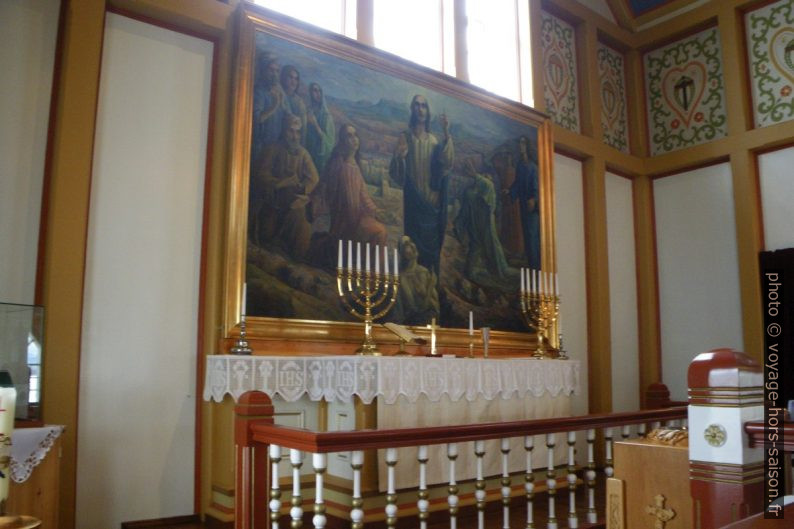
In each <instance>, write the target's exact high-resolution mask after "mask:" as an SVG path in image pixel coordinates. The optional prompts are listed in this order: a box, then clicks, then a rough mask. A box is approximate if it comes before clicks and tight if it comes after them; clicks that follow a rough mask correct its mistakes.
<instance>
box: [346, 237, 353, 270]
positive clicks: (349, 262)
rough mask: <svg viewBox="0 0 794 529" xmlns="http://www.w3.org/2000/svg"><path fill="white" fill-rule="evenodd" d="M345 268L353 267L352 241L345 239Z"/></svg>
mask: <svg viewBox="0 0 794 529" xmlns="http://www.w3.org/2000/svg"><path fill="white" fill-rule="evenodd" d="M347 268H348V269H350V268H353V241H347Z"/></svg>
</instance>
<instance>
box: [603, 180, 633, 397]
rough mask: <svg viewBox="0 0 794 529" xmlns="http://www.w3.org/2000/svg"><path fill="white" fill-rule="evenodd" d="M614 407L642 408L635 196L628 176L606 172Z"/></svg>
mask: <svg viewBox="0 0 794 529" xmlns="http://www.w3.org/2000/svg"><path fill="white" fill-rule="evenodd" d="M606 196H607V247H608V250H607V251H608V258H609V310H610V322H611V325H610V333H611V336H612V411H616V412H617V411H634V410H638V409H640V387H639V379H640V360H639V349H640V347H639V337H638V328H637V266H636V254H635V253H634V196H633V194H632V183H631V180H629V179H628V178H623V177H622V176H618V175H616V174H612V173H607V174H606Z"/></svg>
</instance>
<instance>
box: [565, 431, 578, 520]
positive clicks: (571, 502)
mask: <svg viewBox="0 0 794 529" xmlns="http://www.w3.org/2000/svg"><path fill="white" fill-rule="evenodd" d="M568 527H570V528H572V529H574V528H576V527H579V518H578V517H577V516H576V432H568Z"/></svg>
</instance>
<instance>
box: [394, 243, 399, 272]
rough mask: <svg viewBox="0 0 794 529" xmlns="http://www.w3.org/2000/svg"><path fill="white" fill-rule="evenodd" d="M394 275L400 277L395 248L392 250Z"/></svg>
mask: <svg viewBox="0 0 794 529" xmlns="http://www.w3.org/2000/svg"><path fill="white" fill-rule="evenodd" d="M394 275H395V276H398V275H400V261H399V259H397V248H395V249H394Z"/></svg>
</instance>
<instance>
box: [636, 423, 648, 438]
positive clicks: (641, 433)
mask: <svg viewBox="0 0 794 529" xmlns="http://www.w3.org/2000/svg"><path fill="white" fill-rule="evenodd" d="M646 431H647V426H646V425H645V423H644V422H641V423H640V424H638V425H637V435H639V436H640V437H645V433H646Z"/></svg>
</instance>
